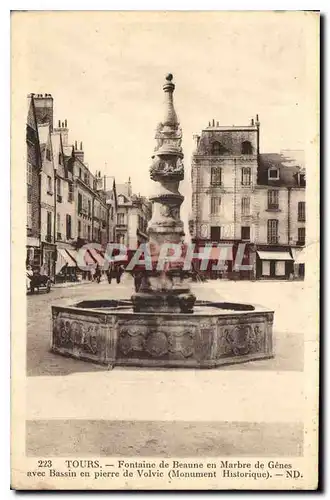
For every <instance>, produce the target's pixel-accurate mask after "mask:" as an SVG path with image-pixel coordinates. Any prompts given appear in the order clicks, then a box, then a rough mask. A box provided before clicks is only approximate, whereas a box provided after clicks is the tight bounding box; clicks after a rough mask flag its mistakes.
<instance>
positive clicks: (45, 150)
mask: <svg viewBox="0 0 330 500" xmlns="http://www.w3.org/2000/svg"><path fill="white" fill-rule="evenodd" d="M38 134H39V142H40V151H41V160H42V168H41V172H40V175H41V189H40V220H41V227H40V238H41V251H42V254H41V261H42V266H43V271H44V272H45V273H46V274H48V276H50V277H52V278H54V276H55V262H56V233H55V230H56V228H55V222H56V221H55V206H56V200H55V195H54V189H55V170H54V156H53V147H52V137H51V126H50V124H49V123H44V124H41V125H38Z"/></svg>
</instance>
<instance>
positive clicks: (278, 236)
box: [190, 116, 305, 278]
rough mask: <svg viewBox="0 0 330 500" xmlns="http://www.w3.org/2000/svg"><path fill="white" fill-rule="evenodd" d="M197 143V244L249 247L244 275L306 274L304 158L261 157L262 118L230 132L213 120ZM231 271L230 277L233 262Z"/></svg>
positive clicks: (194, 190)
mask: <svg viewBox="0 0 330 500" xmlns="http://www.w3.org/2000/svg"><path fill="white" fill-rule="evenodd" d="M195 140H196V150H195V152H194V154H193V159H192V176H191V177H192V217H191V220H190V231H191V236H192V239H193V241H194V242H196V243H197V244H198V245H205V244H211V243H217V242H222V243H224V242H228V243H229V244H232V245H233V247H234V250H235V248H237V245H238V244H239V243H242V242H244V243H245V244H246V253H245V260H244V262H243V263H247V261H248V262H249V264H250V265H252V270H251V271H250V272H248V273H240V274H241V276H244V275H245V276H246V277H250V278H255V277H277V278H281V277H288V276H289V275H291V274H293V273H296V274H299V273H300V274H303V272H304V269H303V265H302V264H303V263H299V264H300V265H299V266H298V267H297V266H294V262H295V259H297V252H294V250H296V249H298V248H301V244H302V242H303V240H304V239H303V234H304V227H305V224H304V221H303V218H304V210H305V208H304V207H305V205H304V203H305V201H304V200H305V174H304V165H303V162H302V159H301V158H300V160H297V159H296V160H293V158H292V156H293V155H289V152H286V153H282V154H280V155H274V154H273V155H266V154H260V123H259V119H258V116H257V117H256V121H254V120H253V119H252V120H251V123H250V125H247V126H232V127H224V126H219V123H218V122H217V123H215V122H214V121H213V122H212V123H209V126H208V127H207V128H205V129H203V130H202V133H201V135H200V136H195ZM296 157H297V155H296ZM298 206H299V211H300V212H299V214H300V215H299V216H298ZM298 233H299V236H298ZM293 254H295V255H293ZM227 267H228V271H229V273H230V272H231V271H232V270H233V269H232V261H228V266H227Z"/></svg>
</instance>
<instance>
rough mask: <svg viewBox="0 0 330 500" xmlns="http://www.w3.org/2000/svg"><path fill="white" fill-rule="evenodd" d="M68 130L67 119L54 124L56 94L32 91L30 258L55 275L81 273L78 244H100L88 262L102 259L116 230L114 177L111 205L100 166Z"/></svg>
mask: <svg viewBox="0 0 330 500" xmlns="http://www.w3.org/2000/svg"><path fill="white" fill-rule="evenodd" d="M68 134H69V129H68V124H67V120H64V121H63V122H62V121H59V122H58V126H57V127H56V128H54V124H53V98H52V97H51V96H50V95H49V94H43V95H42V94H30V95H29V96H28V116H27V128H26V144H27V255H26V263H27V264H29V265H33V266H34V267H37V268H41V269H42V272H44V273H46V274H48V275H49V276H50V277H51V278H52V279H53V281H59V280H67V279H70V280H71V279H74V278H76V277H77V271H78V272H79V269H78V266H77V250H78V249H79V248H80V247H81V246H82V245H84V244H86V243H97V244H98V245H99V246H98V249H99V250H94V249H90V250H88V252H87V253H86V259H87V260H86V263H87V264H101V263H102V258H103V257H102V256H103V253H102V249H103V250H105V248H106V245H107V243H108V241H109V239H110V240H111V239H112V240H113V238H114V235H115V229H114V223H115V220H116V216H115V209H116V194H115V183H114V181H113V183H112V185H111V189H112V194H113V193H114V194H113V196H112V197H113V203H110V205H109V204H108V203H107V195H106V190H105V180H104V178H103V177H102V176H101V172H100V171H98V172H97V174H96V175H93V174H92V173H91V172H90V170H89V167H88V165H87V164H86V163H85V160H84V151H83V145H82V143H80V145H79V146H78V143H77V142H75V144H74V145H72V144H70V142H69V138H68Z"/></svg>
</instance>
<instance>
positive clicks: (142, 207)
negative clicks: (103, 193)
mask: <svg viewBox="0 0 330 500" xmlns="http://www.w3.org/2000/svg"><path fill="white" fill-rule="evenodd" d="M150 218H151V203H150V202H149V200H148V199H147V198H146V197H144V196H140V195H136V194H133V193H132V185H131V181H130V179H129V180H128V182H126V183H125V184H118V185H117V223H116V242H117V243H122V244H124V245H126V246H127V247H128V248H129V249H132V250H134V249H136V248H137V247H138V246H139V245H140V244H141V243H144V242H146V241H147V240H148V236H147V226H148V222H149V220H150Z"/></svg>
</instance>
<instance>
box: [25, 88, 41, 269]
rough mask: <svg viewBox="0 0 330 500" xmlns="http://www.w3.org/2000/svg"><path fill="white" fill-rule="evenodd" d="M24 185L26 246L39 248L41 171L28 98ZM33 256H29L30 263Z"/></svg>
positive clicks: (31, 105)
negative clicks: (25, 191)
mask: <svg viewBox="0 0 330 500" xmlns="http://www.w3.org/2000/svg"><path fill="white" fill-rule="evenodd" d="M26 150H27V163H26V183H27V205H26V211H27V214H31V220H30V222H29V221H28V220H27V245H28V246H33V247H38V246H40V178H39V175H40V174H39V172H40V169H41V159H40V145H39V137H38V130H37V122H36V119H35V110H34V101H33V97H31V96H28V116H27V124H26ZM32 261H33V255H32V254H31V263H32Z"/></svg>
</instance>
